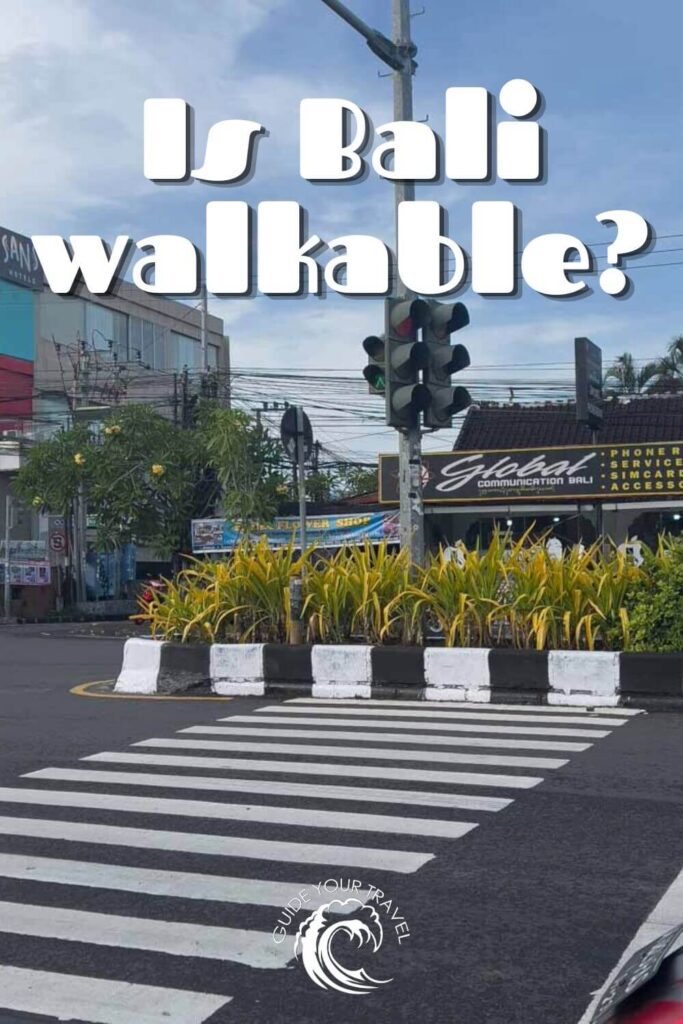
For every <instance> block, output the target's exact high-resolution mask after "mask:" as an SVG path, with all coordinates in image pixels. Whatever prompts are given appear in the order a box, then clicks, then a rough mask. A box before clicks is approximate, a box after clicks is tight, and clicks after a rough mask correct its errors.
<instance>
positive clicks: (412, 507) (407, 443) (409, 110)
mask: <svg viewBox="0 0 683 1024" xmlns="http://www.w3.org/2000/svg"><path fill="white" fill-rule="evenodd" d="M392 3H393V42H394V43H395V44H396V46H398V47H400V48H401V49H402V50H403V52H404V53H405V54H406V60H405V63H404V68H403V70H401V71H394V73H393V79H394V120H395V121H412V120H413V74H412V71H411V65H410V59H409V58H408V57H407V54H408V48H409V47H410V44H411V35H410V3H409V0H392ZM394 195H395V204H396V242H397V246H396V248H397V251H398V207H399V204H400V203H406V202H412V201H413V200H414V199H415V184H414V182H412V181H397V182H396V185H395V193H394ZM396 273H397V278H396V294H397V296H398V297H399V298H410V297H411V293H410V292H409V290H408V289H407V288H405V287H404V286H403V283H402V282H401V281H400V280H399V278H398V270H397V272H396ZM398 453H399V494H400V517H399V518H400V537H401V550H402V551H409V552H410V560H411V562H413V564H414V565H422V564H423V562H424V506H423V502H422V445H421V435H420V427H419V426H416V427H411V428H410V429H409V430H406V431H405V432H403V431H402V432H400V433H399V448H398Z"/></svg>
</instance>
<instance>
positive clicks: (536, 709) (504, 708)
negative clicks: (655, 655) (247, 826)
mask: <svg viewBox="0 0 683 1024" xmlns="http://www.w3.org/2000/svg"><path fill="white" fill-rule="evenodd" d="M304 704H306V705H308V710H309V711H310V710H312V709H315V711H316V712H317V713H320V712H321V711H322V710H323V708H324V707H328V708H330V707H331V708H337V707H341V708H344V713H346V708H348V707H356V708H357V709H358V710H359V712H361V713H363V712H364V709H365V708H368V707H371V708H373V714H375V709H377V710H381V709H385V710H388V709H389V708H396V707H399V708H405V709H406V710H408V711H414V712H416V713H417V714H427V713H429V711H432V713H434V714H439V712H440V709H441V708H447V709H448V708H457V709H459V710H461V711H464V712H467V713H469V714H471V715H472V716H475V715H476V717H477V718H479V717H481V714H482V713H483V714H488V713H489V712H490V711H501V712H503V713H504V714H506V715H517V714H525V713H526V712H528V711H529V705H528V704H518V705H514V704H484V705H477V704H469V703H467V702H465V701H461V700H444V701H441V700H440V701H434V702H431V701H430V702H428V703H420V702H418V701H414V700H384V699H381V700H375V699H371V698H367V699H363V701H362V702H359V701H358V700H357V699H355V698H354V697H339V698H336V699H334V700H332V699H328V700H321V699H320V698H319V697H293V698H292V699H291V700H287V701H285V702H284V703H283V704H281V705H280V704H276V705H273V706H268V707H263V708H256V709H255V710H256V711H265V712H267V713H270V712H271V711H274V710H275V709H276V708H280V707H281V708H282V709H286V710H287V712H289V711H290V709H291V708H292V706H296V705H304ZM533 713H534V715H540V716H541V717H545V716H546V715H556V714H557V713H558V709H557V707H551V706H549V705H545V704H538V705H534V706H533ZM562 714H563V715H572V716H578V717H580V718H586V719H590V718H592V717H593V715H594V714H599V715H604V716H612V715H613V716H614V717H615V718H623V719H624V720H627V719H628V718H633V717H634V716H635V715H642V714H643V712H642V711H640V710H638V709H637V708H602V707H600V706H598V707H597V709H596V710H595V711H594V710H593V709H589V708H582V707H563V708H562Z"/></svg>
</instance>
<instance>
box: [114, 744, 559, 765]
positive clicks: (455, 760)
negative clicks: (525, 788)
mask: <svg viewBox="0 0 683 1024" xmlns="http://www.w3.org/2000/svg"><path fill="white" fill-rule="evenodd" d="M354 739H355V740H358V737H357V736H354ZM131 745H132V746H134V747H173V748H176V747H182V748H185V749H189V750H226V751H227V750H239V751H242V752H244V753H249V754H260V753H264V754H308V755H310V756H313V757H337V758H361V759H363V758H370V759H374V760H381V761H430V762H433V763H436V762H438V763H440V764H487V765H492V766H493V767H499V768H536V769H541V768H562V767H563V765H565V764H568V761H567V759H566V758H565V759H564V760H562V759H560V758H551V757H507V756H506V757H503V756H498V755H492V754H455V753H451V752H450V751H448V752H445V751H442V750H379V749H377V748H376V747H362V748H361V747H357V746H356V747H328V746H323V745H322V744H320V745H310V744H307V743H260V742H255V741H253V740H252V741H251V742H249V741H245V742H240V741H228V740H178V739H168V740H166V739H161V738H154V739H148V740H139V741H138V742H137V743H133V744H131ZM255 764H258V762H255ZM343 772H344V769H343V766H341V765H340V774H343Z"/></svg>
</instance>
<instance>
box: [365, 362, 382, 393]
mask: <svg viewBox="0 0 683 1024" xmlns="http://www.w3.org/2000/svg"><path fill="white" fill-rule="evenodd" d="M363 376H364V377H365V379H366V381H367V382H368V384H369V385H370V387H371V388H374V389H375V391H386V389H387V382H386V377H385V374H384V370H383V368H382V367H381V366H377V365H374V366H373V365H370V366H366V367H365V369H364V370H363Z"/></svg>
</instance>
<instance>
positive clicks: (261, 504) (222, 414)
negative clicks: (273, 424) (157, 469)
mask: <svg viewBox="0 0 683 1024" xmlns="http://www.w3.org/2000/svg"><path fill="white" fill-rule="evenodd" d="M198 430H199V432H200V434H201V435H202V439H203V444H204V447H205V451H206V456H207V466H208V467H209V468H210V469H211V470H212V471H213V472H214V473H215V475H216V480H217V482H218V484H219V487H220V493H221V497H220V507H221V510H222V512H223V515H224V516H225V518H226V519H230V520H232V521H233V522H235V523H241V524H242V525H243V526H245V527H247V528H253V527H254V526H258V525H260V524H262V523H266V522H268V521H269V520H270V519H272V518H273V516H274V515H275V512H276V511H277V506H278V502H279V501H280V499H281V490H282V486H283V484H284V483H285V480H286V474H287V470H286V467H285V463H284V453H283V450H282V445H281V444H280V442H279V441H278V440H276V439H275V438H273V437H271V435H270V434H269V433H268V432H267V431H266V430H264V429H263V427H261V426H260V425H259V424H256V423H254V421H253V420H252V419H251V418H250V417H249V416H248V415H247V413H245V412H241V411H239V410H234V409H220V408H217V407H215V406H211V405H208V404H206V405H204V406H202V408H201V409H200V411H199V417H198Z"/></svg>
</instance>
